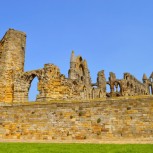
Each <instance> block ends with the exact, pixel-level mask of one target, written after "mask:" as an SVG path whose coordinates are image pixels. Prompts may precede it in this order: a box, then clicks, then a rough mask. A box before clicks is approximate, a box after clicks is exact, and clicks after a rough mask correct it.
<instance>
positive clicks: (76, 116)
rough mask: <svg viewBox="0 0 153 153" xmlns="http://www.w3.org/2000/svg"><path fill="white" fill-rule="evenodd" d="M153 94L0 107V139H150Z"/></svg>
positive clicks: (152, 124)
mask: <svg viewBox="0 0 153 153" xmlns="http://www.w3.org/2000/svg"><path fill="white" fill-rule="evenodd" d="M152 121H153V97H150V98H149V97H148V98H147V97H146V98H143V97H141V98H140V99H139V98H136V99H134V98H133V99H122V100H119V99H116V100H106V101H92V102H79V103H73V102H69V103H61V102H59V103H56V102H55V103H23V104H22V103H20V104H14V105H12V106H11V105H3V106H0V139H20V140H28V139H29V140H92V139H97V140H119V139H131V140H132V139H142V140H143V139H146V138H147V139H149V140H153V123H152Z"/></svg>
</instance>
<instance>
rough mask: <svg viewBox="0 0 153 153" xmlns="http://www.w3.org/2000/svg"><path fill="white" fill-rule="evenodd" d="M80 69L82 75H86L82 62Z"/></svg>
mask: <svg viewBox="0 0 153 153" xmlns="http://www.w3.org/2000/svg"><path fill="white" fill-rule="evenodd" d="M79 71H80V76H84V68H83V65H82V64H80V66H79Z"/></svg>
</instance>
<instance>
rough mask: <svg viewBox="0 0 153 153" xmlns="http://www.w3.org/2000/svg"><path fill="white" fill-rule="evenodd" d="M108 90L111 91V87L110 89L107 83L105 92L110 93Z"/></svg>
mask: <svg viewBox="0 0 153 153" xmlns="http://www.w3.org/2000/svg"><path fill="white" fill-rule="evenodd" d="M110 91H111V89H110V85H109V84H107V85H106V93H110Z"/></svg>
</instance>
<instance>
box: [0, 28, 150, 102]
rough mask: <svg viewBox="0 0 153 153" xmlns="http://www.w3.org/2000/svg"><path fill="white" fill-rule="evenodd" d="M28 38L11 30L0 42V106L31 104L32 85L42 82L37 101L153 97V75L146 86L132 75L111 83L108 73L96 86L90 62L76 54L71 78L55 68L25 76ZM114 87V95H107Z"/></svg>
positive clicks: (99, 77)
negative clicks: (107, 77)
mask: <svg viewBox="0 0 153 153" xmlns="http://www.w3.org/2000/svg"><path fill="white" fill-rule="evenodd" d="M25 46H26V34H25V33H23V32H20V31H16V30H13V29H9V30H8V31H7V32H6V34H5V35H4V37H3V38H2V39H1V40H0V102H27V101H28V92H29V88H30V86H31V82H32V81H33V79H34V78H35V77H37V78H38V80H39V82H38V91H39V94H38V95H37V98H36V101H51V100H88V99H98V98H105V97H116V96H134V95H149V94H152V93H153V73H152V74H151V76H150V77H149V78H147V76H146V75H145V74H144V75H143V83H142V82H140V81H138V80H137V79H136V78H135V77H134V76H133V75H131V74H130V73H124V77H123V79H121V80H119V79H117V78H116V76H115V73H113V72H110V76H109V79H108V81H107V80H106V78H105V74H104V70H101V71H99V72H98V74H97V82H96V83H92V82H91V78H90V72H89V69H88V65H87V61H86V60H84V59H83V58H82V57H81V56H75V54H74V52H73V51H72V54H71V59H70V69H69V71H68V74H69V75H68V78H66V77H65V76H64V75H63V74H61V73H60V69H59V68H58V67H57V66H56V65H53V64H45V65H44V68H41V69H38V70H32V71H28V72H24V60H25ZM106 85H109V86H110V93H107V92H106Z"/></svg>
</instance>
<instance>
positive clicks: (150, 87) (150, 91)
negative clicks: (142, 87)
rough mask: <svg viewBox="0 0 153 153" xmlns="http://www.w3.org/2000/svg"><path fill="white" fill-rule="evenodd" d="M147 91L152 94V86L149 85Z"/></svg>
mask: <svg viewBox="0 0 153 153" xmlns="http://www.w3.org/2000/svg"><path fill="white" fill-rule="evenodd" d="M149 93H150V95H152V94H153V93H152V86H149Z"/></svg>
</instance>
